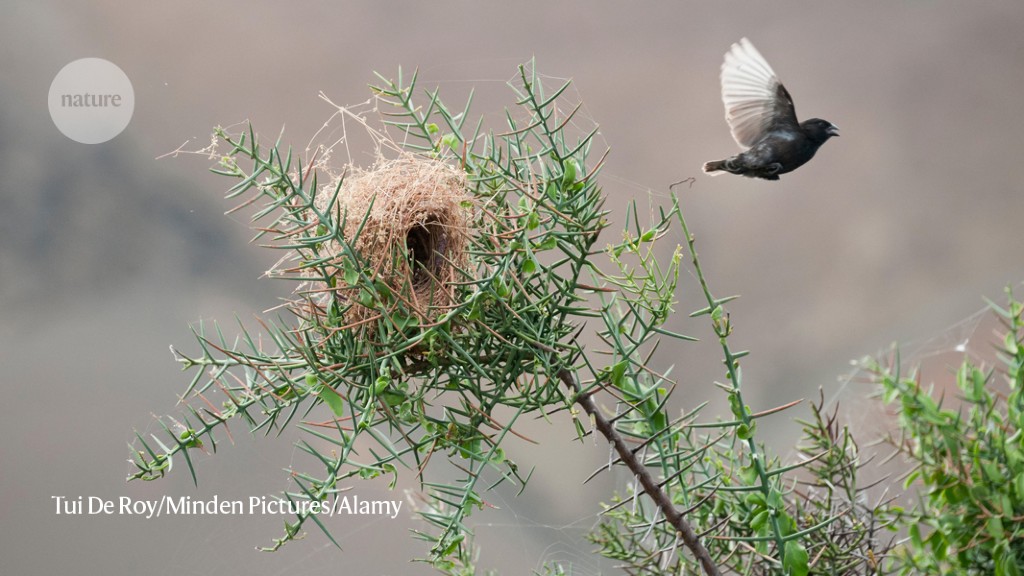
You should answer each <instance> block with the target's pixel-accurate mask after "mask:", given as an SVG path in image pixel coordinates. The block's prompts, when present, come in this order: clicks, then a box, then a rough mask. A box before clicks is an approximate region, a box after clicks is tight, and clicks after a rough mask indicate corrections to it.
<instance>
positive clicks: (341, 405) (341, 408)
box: [316, 386, 345, 416]
mask: <svg viewBox="0 0 1024 576" xmlns="http://www.w3.org/2000/svg"><path fill="white" fill-rule="evenodd" d="M316 395H317V396H319V397H320V399H321V400H323V401H324V404H327V406H328V407H329V408H330V409H331V412H334V415H335V416H344V415H345V399H344V398H342V397H341V394H338V392H337V391H336V390H335V389H334V388H331V387H330V386H320V389H319V390H317V391H316Z"/></svg>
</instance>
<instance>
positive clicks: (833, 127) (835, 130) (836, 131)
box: [826, 124, 839, 137]
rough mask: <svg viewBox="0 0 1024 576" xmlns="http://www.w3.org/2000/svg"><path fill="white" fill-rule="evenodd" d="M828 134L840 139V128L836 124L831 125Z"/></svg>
mask: <svg viewBox="0 0 1024 576" xmlns="http://www.w3.org/2000/svg"><path fill="white" fill-rule="evenodd" d="M826 132H827V133H828V135H829V136H836V137H838V136H839V126H836V125H835V124H830V125H829V127H828V130H826Z"/></svg>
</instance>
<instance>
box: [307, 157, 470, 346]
mask: <svg viewBox="0 0 1024 576" xmlns="http://www.w3.org/2000/svg"><path fill="white" fill-rule="evenodd" d="M335 186H336V183H335V184H331V185H328V186H326V187H325V189H324V190H323V191H322V192H321V194H320V195H319V197H318V198H317V199H316V206H317V207H318V208H319V209H320V210H321V211H326V210H327V209H328V207H329V205H330V202H331V201H332V199H333V197H334V189H335ZM471 198H472V197H471V195H470V194H469V193H468V191H467V186H466V175H465V173H464V172H463V171H462V170H460V169H459V168H457V167H455V166H452V165H451V164H449V163H446V162H444V161H441V160H436V159H430V158H424V157H421V156H415V155H412V154H402V155H400V156H399V157H398V158H396V159H393V160H381V161H379V162H378V163H377V164H375V165H374V166H373V167H372V168H370V169H361V168H357V167H349V168H348V171H347V175H346V176H345V177H344V181H343V183H342V185H341V189H340V191H339V193H338V196H337V201H336V202H335V204H334V206H333V207H330V208H331V211H330V218H331V219H332V220H334V221H336V222H339V223H340V222H342V221H343V220H344V222H345V226H344V237H345V240H346V241H347V242H348V243H350V244H351V245H352V247H353V248H354V249H355V250H356V251H357V252H358V253H359V255H360V257H361V258H362V259H363V260H364V261H365V262H366V263H368V265H369V267H370V269H371V274H372V277H373V278H374V279H375V280H381V281H383V282H384V283H385V284H386V285H387V286H388V288H390V290H391V292H392V293H393V295H394V296H395V299H394V300H393V303H394V304H397V303H398V302H403V303H405V305H406V307H407V308H408V309H409V310H411V311H412V312H413V313H414V314H415V315H416V316H417V317H418V319H419V320H420V322H421V323H428V322H431V321H433V319H434V318H436V316H437V315H438V314H439V313H443V312H444V311H445V310H447V309H448V308H449V307H450V306H451V305H452V304H453V302H454V298H455V282H458V281H465V278H460V277H457V274H459V272H458V269H459V268H462V269H465V268H466V265H467V262H468V258H467V255H466V249H467V245H468V235H469V225H470V217H471V212H470V210H469V209H468V208H467V206H468V204H467V202H468V201H469V200H471ZM364 216H365V223H364V221H363V219H364ZM360 226H362V230H361V231H360V230H359V229H360ZM357 233H358V237H356V234H357ZM353 239H354V240H355V241H354V242H353ZM327 250H328V254H331V255H334V256H335V260H334V263H333V264H329V265H328V266H327V271H328V273H333V274H334V275H335V277H336V278H337V282H338V285H337V287H336V288H335V289H334V290H332V292H333V293H334V295H335V297H336V298H338V299H339V300H340V301H341V303H342V304H343V308H344V307H345V305H347V304H352V306H351V307H350V308H348V311H347V312H346V313H345V317H344V319H345V321H346V323H348V324H353V323H357V322H360V323H362V322H364V321H368V322H365V323H366V327H367V328H368V329H370V330H372V327H373V324H374V322H372V319H373V317H374V316H376V315H377V314H380V313H381V311H379V310H373V309H370V308H367V307H365V306H363V305H361V304H360V303H359V302H358V294H357V293H355V292H354V291H353V290H351V289H349V288H350V287H349V286H347V285H346V284H345V283H344V274H343V270H341V266H342V264H341V262H342V261H343V256H341V251H342V247H341V246H340V244H339V243H338V242H337V241H332V242H330V243H329V244H328V245H327ZM319 288H321V289H325V290H326V287H324V286H320V287H319Z"/></svg>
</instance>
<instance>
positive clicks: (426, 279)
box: [405, 216, 448, 290]
mask: <svg viewBox="0 0 1024 576" xmlns="http://www.w3.org/2000/svg"><path fill="white" fill-rule="evenodd" d="M447 240H448V239H447V237H446V236H445V231H444V226H443V225H442V224H441V222H440V220H439V219H438V218H437V217H436V216H429V217H427V219H426V220H424V221H423V223H422V224H418V225H416V226H413V227H412V228H410V229H409V232H408V233H407V234H406V236H405V248H406V250H408V254H409V257H410V260H411V262H410V264H412V283H413V287H414V288H415V289H417V290H418V289H420V288H424V287H426V286H427V285H429V284H430V282H432V281H433V280H434V279H435V278H437V277H438V276H439V274H440V271H441V267H442V265H443V264H444V258H443V256H444V254H445V250H446V248H447V246H446V244H447Z"/></svg>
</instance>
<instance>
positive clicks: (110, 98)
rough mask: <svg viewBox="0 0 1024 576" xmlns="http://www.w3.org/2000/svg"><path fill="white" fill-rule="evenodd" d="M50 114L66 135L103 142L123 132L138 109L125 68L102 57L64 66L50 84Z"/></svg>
mask: <svg viewBox="0 0 1024 576" xmlns="http://www.w3.org/2000/svg"><path fill="white" fill-rule="evenodd" d="M49 106H50V117H51V118H53V123H54V124H56V125H57V129H58V130H60V131H61V132H62V133H63V134H64V135H65V136H67V137H68V138H71V139H72V140H74V141H75V142H81V143H82V144H99V143H101V142H106V141H107V140H110V139H111V138H113V137H114V136H117V135H118V134H120V133H121V132H122V131H123V130H124V129H125V127H126V126H128V122H129V121H130V120H131V119H132V112H134V111H135V90H134V89H132V83H131V81H130V80H128V76H126V75H125V73H124V71H122V70H121V69H120V68H118V67H117V65H116V64H114V63H113V62H109V61H107V60H104V59H102V58H82V59H81V60H75V61H74V62H72V63H70V64H68V65H67V66H65V67H63V68H61V70H60V72H58V73H57V77H56V78H54V79H53V83H52V84H50V96H49Z"/></svg>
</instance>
